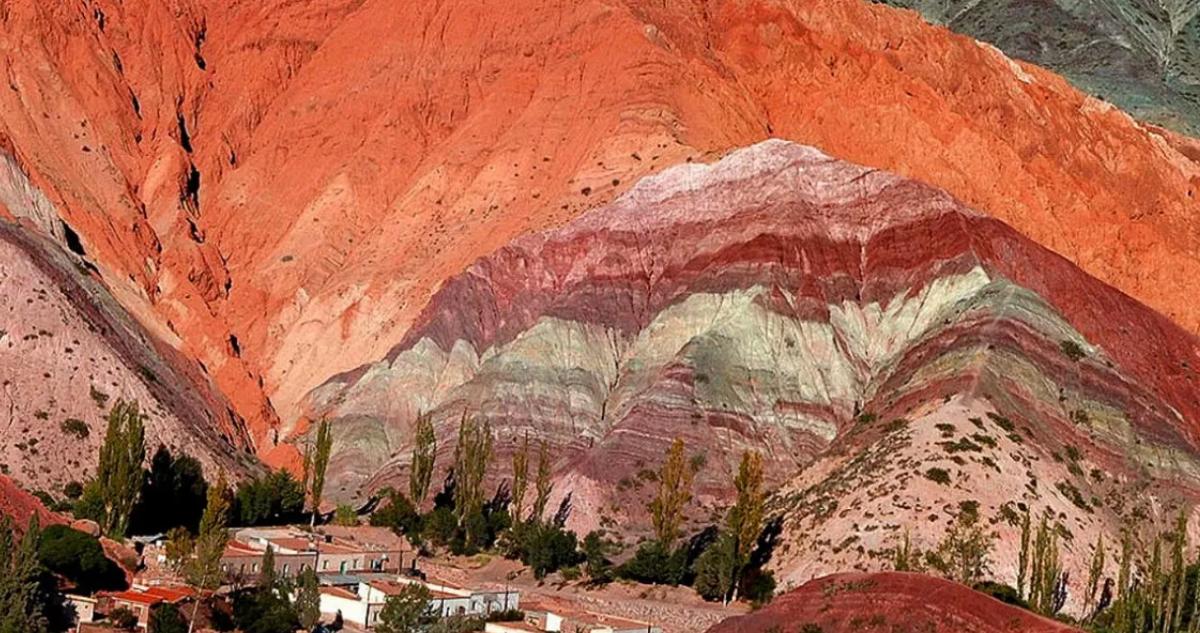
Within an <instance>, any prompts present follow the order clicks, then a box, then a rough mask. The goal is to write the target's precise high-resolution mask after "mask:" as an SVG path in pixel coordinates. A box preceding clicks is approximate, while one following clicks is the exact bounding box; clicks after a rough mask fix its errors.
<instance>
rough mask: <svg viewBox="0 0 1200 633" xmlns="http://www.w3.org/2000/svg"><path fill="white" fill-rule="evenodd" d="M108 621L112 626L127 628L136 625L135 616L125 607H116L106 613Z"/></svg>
mask: <svg viewBox="0 0 1200 633" xmlns="http://www.w3.org/2000/svg"><path fill="white" fill-rule="evenodd" d="M108 621H109V623H110V624H112V625H113V628H117V629H123V630H129V629H132V628H133V627H135V626H137V623H138V619H137V616H136V615H134V614H133V611H130V610H129V609H127V608H125V607H117V608H116V609H113V610H112V611H110V612H109V613H108Z"/></svg>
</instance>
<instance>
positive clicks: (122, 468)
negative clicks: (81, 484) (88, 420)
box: [84, 400, 146, 540]
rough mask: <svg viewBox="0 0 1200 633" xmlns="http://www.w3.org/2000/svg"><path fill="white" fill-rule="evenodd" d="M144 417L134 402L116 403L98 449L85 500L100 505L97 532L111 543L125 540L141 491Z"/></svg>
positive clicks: (143, 458)
mask: <svg viewBox="0 0 1200 633" xmlns="http://www.w3.org/2000/svg"><path fill="white" fill-rule="evenodd" d="M145 435H146V431H145V424H144V416H143V415H142V414H141V411H140V410H139V409H138V403H137V401H130V402H126V401H124V400H118V401H117V403H116V404H114V405H113V408H112V410H110V411H109V413H108V429H107V431H106V432H105V434H104V444H103V446H101V447H100V464H99V466H98V467H97V468H96V478H95V479H94V480H93V481H92V482H91V483H90V484H89V488H90V490H87V491H85V493H84V496H85V497H89V496H91V497H93V498H95V499H97V500H98V501H99V504H98V505H99V508H100V516H99V517H96V518H97V520H98V522H99V523H100V529H101V531H102V532H104V534H105V535H106V536H108V537H110V538H113V539H118V540H120V539H122V538H124V537H125V533H126V530H128V528H129V517H130V515H131V514H132V513H133V508H134V505H135V504H136V503H137V499H138V493H139V492H141V489H142V461H143V460H145V458H146V437H145Z"/></svg>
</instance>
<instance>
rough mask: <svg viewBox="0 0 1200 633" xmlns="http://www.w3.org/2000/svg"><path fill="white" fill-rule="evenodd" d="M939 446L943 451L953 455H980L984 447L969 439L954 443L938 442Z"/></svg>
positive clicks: (964, 438)
mask: <svg viewBox="0 0 1200 633" xmlns="http://www.w3.org/2000/svg"><path fill="white" fill-rule="evenodd" d="M938 446H941V447H942V450H944V451H946V452H947V453H949V454H951V455H953V454H955V453H979V452H981V451H983V447H981V446H980V445H978V444H976V443H975V442H973V441H971V439H970V438H967V437H960V438H958V439H957V440H954V441H953V442H938Z"/></svg>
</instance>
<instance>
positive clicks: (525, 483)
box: [512, 433, 529, 525]
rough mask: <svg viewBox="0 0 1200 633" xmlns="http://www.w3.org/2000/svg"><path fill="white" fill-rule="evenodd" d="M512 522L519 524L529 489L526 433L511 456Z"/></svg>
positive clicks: (527, 439) (527, 438) (527, 435)
mask: <svg viewBox="0 0 1200 633" xmlns="http://www.w3.org/2000/svg"><path fill="white" fill-rule="evenodd" d="M512 469H513V485H512V521H513V524H514V525H517V524H520V523H521V521H522V520H523V516H524V514H525V492H526V490H528V489H529V434H528V433H526V434H525V437H524V438H523V439H522V440H521V443H520V444H518V445H517V450H515V451H513V456H512Z"/></svg>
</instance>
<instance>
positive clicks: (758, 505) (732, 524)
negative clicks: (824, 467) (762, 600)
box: [726, 451, 767, 601]
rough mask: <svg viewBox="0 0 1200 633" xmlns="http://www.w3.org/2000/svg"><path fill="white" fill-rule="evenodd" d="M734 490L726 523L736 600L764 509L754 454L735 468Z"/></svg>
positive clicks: (758, 461) (759, 468)
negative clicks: (730, 541)
mask: <svg viewBox="0 0 1200 633" xmlns="http://www.w3.org/2000/svg"><path fill="white" fill-rule="evenodd" d="M733 486H734V489H736V490H737V501H736V502H735V503H734V505H733V507H732V508H730V510H729V516H728V518H727V519H726V524H727V526H728V530H729V537H730V539H732V547H731V550H732V555H733V567H732V571H733V578H732V579H731V580H732V582H731V587H732V591H733V599H734V600H735V601H736V600H737V594H738V584H739V583H740V581H741V577H742V573H743V572H744V571H745V569H746V565H747V564H749V563H750V554H751V553H753V552H754V546H755V545H756V544H757V543H758V536H759V534H761V533H762V526H763V515H764V513H765V509H766V501H767V496H766V493H765V492H764V491H763V460H762V455H761V454H760V453H758V452H757V451H746V452H744V453H742V463H741V464H740V465H739V466H738V474H737V477H736V478H735V479H734V480H733Z"/></svg>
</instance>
